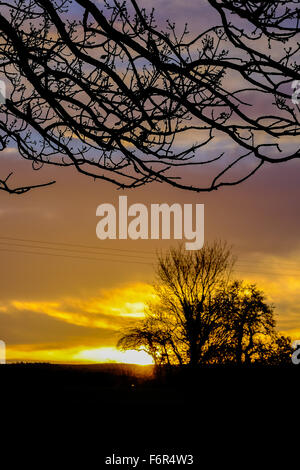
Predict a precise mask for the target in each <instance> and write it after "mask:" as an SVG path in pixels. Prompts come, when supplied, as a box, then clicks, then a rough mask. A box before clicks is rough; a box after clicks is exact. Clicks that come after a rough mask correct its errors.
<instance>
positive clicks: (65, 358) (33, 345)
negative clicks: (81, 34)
mask: <svg viewBox="0 0 300 470" xmlns="http://www.w3.org/2000/svg"><path fill="white" fill-rule="evenodd" d="M152 3H153V6H155V7H156V9H157V16H158V17H159V18H166V17H167V16H168V15H169V16H170V17H172V19H174V20H176V21H177V22H179V24H180V23H181V22H182V21H183V20H184V21H187V22H188V23H189V24H190V25H191V29H192V28H193V29H194V30H195V28H197V24H198V23H199V21H200V19H199V1H196V0H193V1H190V2H183V1H182V0H176V1H175V0H172V1H167V0H165V1H161V0H155V1H153V2H152ZM200 3H204V2H200ZM147 4H148V6H149V2H148V3H147ZM203 12H204V13H205V14H204V17H205V15H206V23H207V24H209V22H211V21H212V20H213V19H214V18H213V14H212V13H211V11H209V10H208V9H207V10H206V9H205V8H204V9H203ZM72 14H73V15H74V16H76V9H74V10H72ZM201 18H203V13H202V17H201ZM221 144H222V143H221ZM221 144H220V145H221ZM232 151H234V148H232ZM0 157H1V174H6V173H8V171H9V169H12V168H13V169H17V170H18V173H19V174H22V180H24V179H25V181H26V178H27V180H29V181H31V180H30V178H36V175H35V174H34V175H33V177H32V173H31V165H30V162H23V161H22V160H20V159H19V158H18V152H17V149H16V148H14V147H11V148H8V149H6V150H5V151H3V152H1V154H0ZM197 171H198V170H197ZM199 171H200V169H199ZM299 175H300V162H299V161H294V162H290V163H284V164H276V165H271V164H269V165H266V166H265V167H264V168H263V169H262V170H261V171H260V172H259V173H257V174H256V175H255V176H253V177H252V178H251V179H250V180H248V181H246V182H244V183H242V184H241V185H238V186H236V187H232V188H224V189H220V190H218V191H215V192H213V193H205V194H201V193H200V194H193V193H189V192H184V191H182V190H176V189H173V188H171V187H170V186H166V185H164V184H158V183H156V184H151V185H150V186H147V187H142V188H139V189H135V190H131V191H126V192H122V191H119V190H117V189H116V188H115V187H113V186H112V185H110V184H108V183H105V182H101V181H97V182H94V181H93V180H92V179H89V178H86V177H84V176H80V175H78V174H76V172H75V171H74V170H73V169H59V171H54V169H53V168H43V169H42V170H40V171H39V172H38V178H39V179H44V180H47V178H49V177H50V178H51V179H56V180H57V183H56V184H55V185H53V186H50V187H48V188H44V189H39V190H33V191H31V192H29V193H27V194H24V195H9V194H7V193H5V192H3V191H1V192H0V224H1V230H0V259H1V267H2V276H1V284H0V339H1V340H4V341H5V342H6V346H7V359H8V360H9V361H53V362H54V361H58V362H91V361H99V362H106V361H117V362H134V363H140V364H146V363H151V358H150V357H147V356H146V354H144V353H137V352H130V351H129V352H127V353H121V352H120V351H118V350H116V348H115V346H116V342H117V339H118V332H119V330H120V328H122V327H125V326H128V325H130V324H132V322H134V321H136V319H138V318H141V317H142V316H143V311H144V305H145V302H146V301H147V298H149V297H151V295H153V292H152V290H151V283H152V281H153V280H154V266H155V260H156V252H157V251H159V250H165V249H167V248H168V247H169V246H171V245H172V244H173V245H174V244H176V242H174V241H170V242H169V241H164V242H162V241H151V240H139V241H131V240H122V241H120V240H110V241H100V240H99V239H97V237H96V224H97V221H98V219H97V217H96V208H97V206H98V205H99V204H101V203H111V204H114V205H116V206H117V204H118V197H119V196H120V195H127V196H128V202H129V204H132V203H137V202H138V203H144V204H146V205H147V207H150V204H151V203H162V202H166V203H169V204H172V203H181V204H183V203H193V204H196V203H199V204H200V203H203V204H204V205H205V241H206V242H210V241H213V240H215V239H224V240H227V242H228V243H229V245H232V247H233V252H234V253H235V254H236V255H237V257H238V260H237V263H236V268H235V277H236V278H239V279H244V280H246V281H249V282H255V283H257V285H258V287H259V288H261V289H262V290H264V292H265V293H266V295H267V298H268V300H269V301H270V302H271V303H273V304H274V305H275V307H276V309H275V314H276V315H275V316H276V319H277V325H278V329H279V330H280V331H282V332H284V333H285V334H288V335H290V336H291V337H292V338H293V339H300V237H299V235H300V217H299V200H300V185H299ZM195 176H196V177H197V175H195V173H194V175H193V177H195ZM186 178H189V171H188V170H187V172H186Z"/></svg>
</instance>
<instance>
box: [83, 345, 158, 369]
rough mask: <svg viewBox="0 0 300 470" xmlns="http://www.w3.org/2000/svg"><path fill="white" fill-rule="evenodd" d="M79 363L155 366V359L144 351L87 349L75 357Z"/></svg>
mask: <svg viewBox="0 0 300 470" xmlns="http://www.w3.org/2000/svg"><path fill="white" fill-rule="evenodd" d="M74 360H76V361H79V362H117V363H122V364H138V365H142V366H146V365H151V364H153V359H152V357H151V356H149V354H147V353H145V352H144V351H135V350H131V349H130V350H128V351H124V352H123V351H119V350H118V349H116V348H98V349H86V350H83V351H80V352H79V353H78V354H77V355H75V356H74Z"/></svg>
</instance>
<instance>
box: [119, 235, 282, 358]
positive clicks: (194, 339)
mask: <svg viewBox="0 0 300 470" xmlns="http://www.w3.org/2000/svg"><path fill="white" fill-rule="evenodd" d="M233 264H234V258H233V256H232V254H231V250H230V249H229V248H228V247H227V245H226V244H225V243H221V242H215V243H214V244H212V245H205V246H204V247H203V248H202V249H201V250H199V251H193V252H187V251H184V249H183V247H182V246H180V247H179V248H177V249H176V248H171V249H170V251H169V252H168V253H167V254H166V255H165V256H159V258H158V267H157V282H156V283H155V284H154V291H155V300H152V301H151V302H149V304H148V306H147V309H146V311H145V318H144V319H143V320H141V321H140V322H139V323H138V324H137V325H136V326H134V327H130V328H128V329H126V330H124V331H122V333H121V337H120V339H119V342H118V347H120V348H121V349H123V350H126V349H137V350H144V351H145V352H147V353H148V354H150V355H151V356H152V357H153V359H154V362H155V364H157V365H160V364H179V365H183V364H189V365H191V366H196V365H198V364H225V363H235V364H238V365H241V364H251V363H253V362H256V363H264V364H280V363H286V362H290V358H291V340H290V338H287V337H285V336H282V335H280V334H279V333H278V332H277V331H276V328H275V326H276V325H275V319H274V307H273V306H272V305H269V304H268V303H267V302H266V299H265V296H264V294H263V292H262V291H260V290H259V289H258V288H257V287H256V285H254V284H245V283H243V282H242V281H231V280H230V277H231V271H232V267H233Z"/></svg>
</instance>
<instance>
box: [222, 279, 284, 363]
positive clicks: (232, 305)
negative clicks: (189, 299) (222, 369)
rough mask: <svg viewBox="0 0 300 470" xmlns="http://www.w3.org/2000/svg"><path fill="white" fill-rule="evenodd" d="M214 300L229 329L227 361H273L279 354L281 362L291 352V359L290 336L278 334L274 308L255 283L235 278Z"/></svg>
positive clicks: (278, 359) (225, 356)
mask: <svg viewBox="0 0 300 470" xmlns="http://www.w3.org/2000/svg"><path fill="white" fill-rule="evenodd" d="M215 302H216V304H217V305H218V307H217V308H218V309H219V310H220V312H221V317H222V320H223V325H224V328H225V329H226V330H227V331H228V337H227V343H226V344H225V345H224V358H225V360H227V361H228V360H229V359H231V360H232V361H233V362H236V363H237V364H242V363H246V364H250V363H251V362H254V361H256V362H264V363H271V362H272V363H274V356H275V355H277V362H282V361H284V356H285V353H287V352H288V351H289V360H290V353H291V344H290V339H289V338H286V337H284V336H281V335H279V334H278V333H277V331H276V329H275V325H276V323H275V319H274V307H273V306H272V305H269V304H268V303H267V302H266V299H265V295H264V294H263V292H262V291H260V290H258V288H257V287H256V285H255V284H244V283H243V282H241V281H234V282H232V283H231V284H229V285H227V286H226V289H223V290H222V291H220V292H219V294H218V295H217V297H216V299H215ZM271 357H273V359H271Z"/></svg>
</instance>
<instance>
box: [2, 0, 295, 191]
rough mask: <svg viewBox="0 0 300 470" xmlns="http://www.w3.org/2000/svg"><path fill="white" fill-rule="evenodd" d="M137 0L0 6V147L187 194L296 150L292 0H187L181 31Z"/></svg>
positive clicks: (37, 161) (21, 0)
mask: <svg viewBox="0 0 300 470" xmlns="http://www.w3.org/2000/svg"><path fill="white" fill-rule="evenodd" d="M140 3H141V2H137V1H136V0H130V1H127V2H121V3H120V2H119V1H118V0H105V1H104V2H102V3H101V6H100V2H95V1H90V0H75V1H74V2H73V5H74V7H76V9H75V10H76V15H74V14H73V13H72V12H73V7H71V2H70V1H69V0H55V1H50V0H38V1H32V0H8V1H6V2H0V5H1V14H0V79H1V80H2V82H3V83H5V88H6V96H5V97H1V99H0V151H5V149H6V147H8V146H16V147H17V149H18V152H19V154H20V156H21V157H22V158H24V159H26V160H30V161H31V162H32V165H33V168H34V169H40V168H41V167H42V166H43V165H53V166H56V167H64V166H73V167H75V168H76V170H78V172H80V173H82V174H84V175H86V176H90V177H92V178H94V179H100V180H106V181H109V182H111V183H113V184H115V185H117V186H118V187H119V188H136V187H139V186H141V185H145V184H147V183H151V182H153V181H158V182H163V183H167V184H170V185H172V186H175V187H177V188H181V189H187V190H192V191H212V190H215V189H218V188H220V187H221V186H226V185H235V184H238V183H240V182H242V181H244V180H245V179H247V178H249V177H250V176H251V175H253V174H254V173H255V172H256V171H257V170H258V169H259V168H261V166H262V165H263V164H264V163H266V162H269V163H276V162H285V161H289V160H292V159H295V158H299V145H298V143H297V140H298V139H299V132H300V127H299V107H298V104H297V100H296V99H294V100H293V101H292V99H291V95H292V93H293V88H292V87H293V86H294V87H297V83H298V82H297V81H298V80H300V70H299V62H298V63H297V59H298V58H299V47H300V46H299V39H298V36H299V9H298V8H297V2H294V1H278V0H276V1H267V2H252V1H241V2H239V1H237V2H229V1H215V0H208V1H207V2H201V3H200V4H199V18H200V19H203V24H202V25H201V23H200V26H199V31H193V32H190V31H189V29H188V26H185V27H184V29H183V31H181V30H180V28H177V27H176V25H175V24H174V23H173V22H172V18H171V19H169V20H168V21H167V22H166V24H161V21H159V19H158V18H157V15H156V14H155V12H154V11H153V10H152V11H148V10H146V9H144V8H142V7H141V6H140V5H139V4H140ZM209 9H213V10H214V11H215V24H214V25H213V26H210V27H207V25H206V24H205V23H206V21H204V20H205V17H206V16H205V15H207V13H208V11H209ZM299 83H300V82H299ZM295 84H296V85H295ZM3 98H5V99H3ZM194 166H195V167H196V169H195V171H193V174H192V175H191V172H188V171H187V169H188V168H189V167H192V168H193V167H194ZM50 183H52V182H47V183H45V184H50ZM41 185H43V183H42V184H38V185H36V186H41ZM31 187H33V186H30V185H28V186H22V187H19V188H12V187H10V186H9V185H8V182H7V176H5V177H0V189H2V190H4V191H9V192H16V193H22V192H25V191H27V190H29V189H31Z"/></svg>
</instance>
